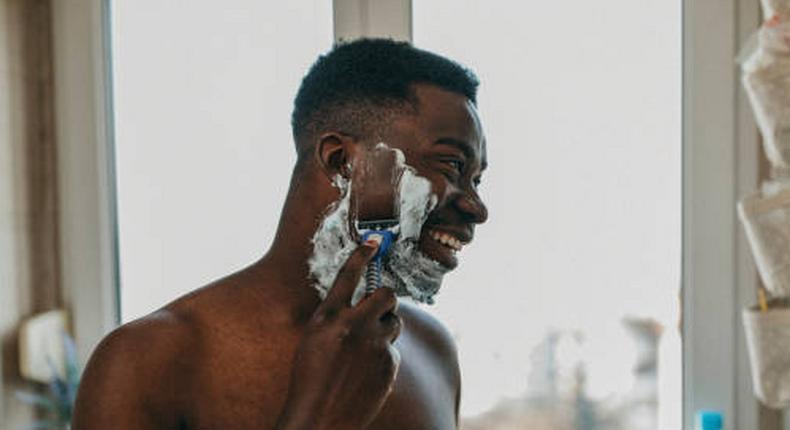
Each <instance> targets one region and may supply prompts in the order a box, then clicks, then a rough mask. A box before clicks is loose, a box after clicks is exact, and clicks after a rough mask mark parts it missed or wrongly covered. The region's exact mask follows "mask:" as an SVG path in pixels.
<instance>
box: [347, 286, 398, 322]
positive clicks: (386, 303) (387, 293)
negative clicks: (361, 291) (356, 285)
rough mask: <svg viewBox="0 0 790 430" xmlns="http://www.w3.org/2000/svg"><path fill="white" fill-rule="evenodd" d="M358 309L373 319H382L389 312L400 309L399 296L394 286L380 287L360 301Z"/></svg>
mask: <svg viewBox="0 0 790 430" xmlns="http://www.w3.org/2000/svg"><path fill="white" fill-rule="evenodd" d="M357 309H358V312H359V313H362V314H365V315H367V316H368V319H369V320H371V321H372V320H377V319H381V317H383V316H384V314H386V313H387V312H392V313H395V312H396V311H397V310H398V297H397V296H395V291H393V290H392V288H379V289H377V290H375V291H373V292H372V293H371V294H369V295H368V296H367V297H365V298H364V299H363V300H362V301H361V302H359V304H357Z"/></svg>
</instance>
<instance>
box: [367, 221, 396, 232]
mask: <svg viewBox="0 0 790 430" xmlns="http://www.w3.org/2000/svg"><path fill="white" fill-rule="evenodd" d="M397 225H398V220H397V219H394V218H391V219H374V220H370V221H357V230H359V231H360V232H363V231H366V230H389V229H391V228H393V227H395V226H397Z"/></svg>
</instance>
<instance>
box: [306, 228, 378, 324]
mask: <svg viewBox="0 0 790 430" xmlns="http://www.w3.org/2000/svg"><path fill="white" fill-rule="evenodd" d="M377 249H378V242H376V241H370V240H369V241H367V242H365V243H363V244H362V245H361V246H359V247H358V248H357V249H355V250H354V252H352V253H351V256H350V257H349V258H348V261H346V264H345V265H343V267H342V268H341V269H340V272H338V274H337V277H336V278H335V283H334V284H333V285H332V289H330V290H329V293H328V294H327V296H326V299H325V300H324V302H323V303H321V305H320V306H319V310H324V311H329V310H337V309H340V308H343V307H345V306H349V305H350V304H351V296H353V295H354V290H355V289H356V288H357V285H358V284H359V278H360V277H361V276H362V273H363V272H364V271H365V266H367V264H368V262H370V260H371V259H372V258H373V256H374V255H375V254H376V250H377Z"/></svg>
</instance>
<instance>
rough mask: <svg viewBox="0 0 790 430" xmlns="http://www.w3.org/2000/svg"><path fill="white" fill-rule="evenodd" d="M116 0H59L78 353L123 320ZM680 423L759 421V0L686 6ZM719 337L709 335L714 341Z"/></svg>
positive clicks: (404, 18) (396, 9)
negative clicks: (749, 226) (751, 200)
mask: <svg viewBox="0 0 790 430" xmlns="http://www.w3.org/2000/svg"><path fill="white" fill-rule="evenodd" d="M333 7H334V22H335V38H336V39H341V38H342V39H349V38H354V37H358V36H391V37H393V38H395V39H400V40H411V35H412V25H411V22H412V20H411V11H412V8H411V0H395V1H386V2H385V1H373V0H334V5H333ZM108 12H109V0H71V1H69V2H53V10H52V15H53V34H54V41H55V45H54V50H55V58H54V61H55V88H56V94H55V97H56V107H55V110H56V121H57V130H56V133H57V141H58V151H59V154H58V155H59V159H58V169H59V175H60V177H59V186H60V197H61V200H60V205H61V206H60V223H61V234H62V239H61V244H62V250H61V254H62V267H63V280H62V282H63V288H64V297H65V298H66V302H67V305H68V306H69V307H70V308H71V310H72V312H73V326H74V330H75V337H76V340H77V345H78V348H79V350H80V352H81V358H82V362H83V363H85V362H86V359H87V356H88V354H89V352H90V351H91V350H92V349H93V347H94V346H95V344H96V343H97V342H98V341H99V339H101V337H102V336H103V335H104V334H106V333H107V332H108V331H110V330H111V329H112V328H114V327H115V326H117V324H118V323H119V321H120V319H119V307H118V259H117V257H118V255H117V231H116V230H117V226H116V217H115V184H114V183H115V178H114V167H113V165H114V162H113V144H112V142H113V136H112V97H111V96H112V91H111V81H110V76H111V73H110V61H109V58H110V57H109V47H110V32H109V22H110V21H109V13H108ZM683 14H684V18H683V21H684V22H683V145H684V149H683V159H684V162H683V271H682V274H683V275H682V276H683V279H682V284H683V290H682V298H683V303H684V306H683V331H684V337H683V346H684V352H683V361H684V384H683V387H684V393H683V405H684V428H685V429H687V430H691V429H692V428H693V417H694V413H695V411H697V410H698V409H703V408H710V409H718V410H721V411H723V412H724V413H725V417H726V421H727V428H729V429H757V428H758V416H757V415H758V414H757V404H756V401H755V400H754V397H753V395H752V388H751V383H750V379H749V369H748V362H747V358H746V354H745V351H746V350H745V344H744V339H743V329H742V327H741V322H740V309H741V308H742V307H743V306H746V305H748V304H750V303H751V302H752V301H753V295H754V291H755V282H756V273H755V270H754V267H753V265H752V262H751V257H750V254H749V250H748V246H747V243H746V241H745V238H744V236H743V234H742V230H741V228H740V225H739V224H738V221H737V217H736V215H735V204H736V202H737V200H738V198H739V197H741V196H743V195H744V194H746V193H747V192H749V191H751V190H753V189H754V188H755V187H756V186H757V179H758V178H757V173H758V155H759V153H758V146H757V131H756V127H755V125H754V122H753V119H752V116H751V111H750V108H749V106H748V103H747V100H746V98H745V96H744V94H743V91H742V89H741V85H740V78H739V76H740V74H739V70H738V69H737V66H736V64H735V63H734V57H735V55H736V52H737V50H738V47H739V46H740V44H741V43H742V42H743V40H745V39H746V37H747V36H748V35H749V34H750V33H751V31H753V29H755V28H756V26H757V23H758V22H759V6H758V2H757V0H685V1H684V2H683ZM711 340H715V342H712V341H711Z"/></svg>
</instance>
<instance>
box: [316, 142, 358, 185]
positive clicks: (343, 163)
mask: <svg viewBox="0 0 790 430" xmlns="http://www.w3.org/2000/svg"><path fill="white" fill-rule="evenodd" d="M356 149H357V142H356V141H354V139H353V138H352V137H351V136H348V135H346V134H342V133H337V132H330V133H324V134H322V135H321V136H320V137H319V141H318V144H317V145H316V159H317V160H318V161H319V164H320V165H321V169H322V170H323V171H324V172H325V173H326V175H327V176H328V177H330V178H332V177H334V176H335V175H337V174H340V175H342V176H343V177H346V178H349V177H350V176H351V169H350V168H349V166H350V165H351V163H352V161H353V159H354V155H355V153H356Z"/></svg>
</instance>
